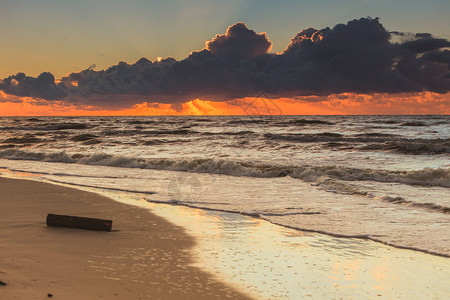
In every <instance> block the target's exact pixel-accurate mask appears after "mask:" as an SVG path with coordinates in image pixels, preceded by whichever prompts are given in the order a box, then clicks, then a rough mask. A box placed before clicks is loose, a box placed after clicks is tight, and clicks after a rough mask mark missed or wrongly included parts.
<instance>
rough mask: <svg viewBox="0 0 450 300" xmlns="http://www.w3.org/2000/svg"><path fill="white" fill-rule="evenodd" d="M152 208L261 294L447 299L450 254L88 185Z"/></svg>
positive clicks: (203, 260) (208, 265) (225, 273)
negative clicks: (301, 228) (307, 229)
mask: <svg viewBox="0 0 450 300" xmlns="http://www.w3.org/2000/svg"><path fill="white" fill-rule="evenodd" d="M89 190H91V191H94V192H97V193H101V194H104V195H105V196H108V197H111V198H113V199H115V200H118V201H121V202H124V203H127V204H133V205H138V206H141V207H147V208H149V209H151V210H152V212H153V213H156V214H157V215H159V216H162V217H164V218H166V219H167V220H169V221H170V222H172V223H174V224H176V225H179V226H182V227H183V228H185V230H186V231H187V233H188V234H190V235H192V236H194V237H195V239H196V241H197V245H196V247H195V248H194V249H193V254H194V256H195V258H196V265H197V266H198V267H200V268H202V269H205V270H207V271H209V272H210V273H211V274H214V276H216V277H218V278H219V279H221V280H223V281H225V282H227V283H229V284H231V285H233V286H235V287H237V288H239V289H241V290H243V291H245V292H247V293H249V294H250V295H252V296H254V297H255V298H257V299H307V298H311V299H375V298H376V299H447V298H448V296H450V281H449V278H450V259H449V258H445V257H440V256H434V255H430V254H426V253H422V252H417V251H412V250H406V249H398V248H394V247H391V246H387V245H383V244H381V243H377V242H373V241H370V240H365V239H357V238H337V237H332V236H328V235H324V234H318V233H309V232H303V231H298V230H294V229H289V228H285V227H281V226H277V225H274V224H271V223H269V222H267V221H264V220H261V219H257V218H252V217H249V216H243V215H240V214H235V213H226V212H217V211H209V210H202V209H196V208H190V207H182V206H176V205H167V204H158V203H148V202H147V201H145V200H143V194H138V193H128V192H112V191H107V190H103V189H89Z"/></svg>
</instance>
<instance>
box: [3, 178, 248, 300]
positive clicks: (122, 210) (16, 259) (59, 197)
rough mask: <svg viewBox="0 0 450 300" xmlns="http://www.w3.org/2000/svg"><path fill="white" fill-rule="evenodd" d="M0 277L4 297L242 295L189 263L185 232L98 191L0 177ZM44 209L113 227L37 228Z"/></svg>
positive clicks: (42, 220) (41, 225)
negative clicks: (105, 222)
mask: <svg viewBox="0 0 450 300" xmlns="http://www.w3.org/2000/svg"><path fill="white" fill-rule="evenodd" d="M0 190H1V191H2V193H0V206H1V207H2V209H1V212H2V213H1V215H2V218H1V220H0V223H1V224H2V228H3V230H2V233H0V241H1V243H0V245H1V246H0V262H1V268H0V280H1V281H3V282H5V283H6V284H7V285H6V286H1V287H0V291H1V294H2V296H4V297H6V298H8V299H37V298H39V299H41V298H44V297H46V295H47V294H52V295H54V297H55V298H58V297H59V298H60V299H97V298H102V297H106V298H112V299H146V298H159V299H179V298H180V297H183V298H185V299H211V298H232V299H250V297H249V296H247V295H245V294H244V293H243V292H241V291H238V290H236V289H235V288H234V287H232V286H231V285H227V284H226V283H224V282H221V281H220V280H218V279H217V278H216V276H214V275H213V274H210V273H207V272H206V271H203V270H202V269H200V268H198V267H196V266H194V265H193V264H194V263H195V261H194V259H193V256H192V254H191V251H192V250H191V249H192V248H193V247H194V245H195V240H194V238H193V237H191V236H189V235H188V234H187V233H186V232H185V230H184V229H183V228H182V227H180V226H177V225H174V224H172V223H170V222H169V221H167V220H165V219H164V218H162V217H160V216H158V215H156V214H154V213H152V212H151V211H150V210H148V209H143V208H139V207H135V206H131V205H126V204H123V203H119V202H117V201H114V200H113V199H110V198H107V197H104V196H102V195H99V194H96V193H92V192H86V191H82V190H78V189H76V188H69V187H63V186H59V185H55V184H51V183H45V182H37V181H33V180H26V179H11V178H5V177H0ZM47 213H61V214H68V215H79V216H86V217H99V218H109V219H112V220H113V221H114V223H113V232H93V231H85V230H78V229H67V228H49V227H46V226H45V217H46V214H47Z"/></svg>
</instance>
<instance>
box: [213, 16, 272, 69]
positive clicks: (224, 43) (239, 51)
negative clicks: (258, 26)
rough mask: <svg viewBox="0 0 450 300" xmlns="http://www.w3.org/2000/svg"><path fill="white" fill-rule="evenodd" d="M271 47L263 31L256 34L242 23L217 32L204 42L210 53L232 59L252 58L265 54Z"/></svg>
mask: <svg viewBox="0 0 450 300" xmlns="http://www.w3.org/2000/svg"><path fill="white" fill-rule="evenodd" d="M271 47H272V42H271V41H269V39H268V37H267V35H266V34H265V33H261V34H257V33H256V32H254V31H253V30H249V29H248V28H247V26H246V25H245V24H244V23H236V24H234V25H233V26H231V27H229V28H228V30H227V32H226V33H225V34H218V35H216V37H215V38H214V39H213V40H212V41H210V42H208V43H206V48H207V49H208V50H209V51H211V53H212V54H214V55H217V56H220V57H224V58H228V59H232V60H241V59H252V58H255V57H256V56H258V55H264V54H266V53H267V52H268V51H269V50H270V48H271Z"/></svg>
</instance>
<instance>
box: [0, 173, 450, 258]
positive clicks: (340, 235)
mask: <svg viewBox="0 0 450 300" xmlns="http://www.w3.org/2000/svg"><path fill="white" fill-rule="evenodd" d="M5 170H9V169H8V168H6V167H5ZM13 172H14V171H13ZM26 173H29V174H39V175H41V173H39V172H35V173H33V172H30V171H26ZM25 180H26V179H25ZM45 182H48V183H49V184H54V185H59V186H65V187H68V188H75V189H76V187H80V188H91V189H94V191H93V193H94V194H99V195H101V193H99V192H96V191H95V189H100V190H101V189H106V190H110V191H118V192H125V193H138V194H145V195H146V196H145V197H144V199H145V201H147V202H149V203H155V204H163V205H171V206H181V207H188V208H193V209H200V210H205V211H213V212H218V213H221V212H225V213H231V214H238V215H242V216H247V217H251V218H255V219H259V220H264V221H266V222H269V223H271V224H273V225H277V226H281V227H284V228H287V229H293V230H297V231H303V232H310V233H318V234H324V235H328V236H330V237H336V238H344V239H362V240H367V241H373V242H376V243H380V244H383V245H386V246H390V247H393V248H397V249H403V250H411V251H417V252H420V253H424V254H429V255H434V256H438V257H444V258H450V254H449V253H444V252H438V251H434V250H428V249H423V248H419V247H414V246H404V245H401V244H395V243H391V242H387V241H383V240H382V239H377V238H375V237H371V236H370V235H347V234H343V233H334V232H330V231H326V230H320V229H311V228H306V227H296V226H289V225H286V224H282V223H278V222H275V221H272V220H270V219H268V218H266V217H264V216H260V215H257V214H250V213H242V212H237V211H234V210H224V209H215V208H209V207H201V206H195V205H189V204H185V203H182V202H176V203H173V202H167V201H158V200H152V199H149V197H148V195H152V194H155V192H148V191H146V192H143V191H134V190H127V189H120V188H111V187H108V188H102V187H98V186H95V185H84V184H79V183H67V182H64V181H58V180H53V179H45ZM107 198H108V197H107ZM113 201H117V200H113ZM119 202H120V201H119ZM122 203H123V202H122ZM130 205H133V206H135V204H130ZM308 214H309V213H305V215H308Z"/></svg>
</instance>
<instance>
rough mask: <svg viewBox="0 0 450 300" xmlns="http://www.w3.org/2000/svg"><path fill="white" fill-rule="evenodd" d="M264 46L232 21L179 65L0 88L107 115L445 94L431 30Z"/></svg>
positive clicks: (317, 33)
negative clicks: (151, 107)
mask: <svg viewBox="0 0 450 300" xmlns="http://www.w3.org/2000/svg"><path fill="white" fill-rule="evenodd" d="M399 39H400V40H399ZM271 47H272V43H271V41H270V40H269V38H268V37H267V35H266V34H265V33H256V32H255V31H253V30H251V29H249V28H247V26H246V25H245V24H244V23H237V24H234V25H233V26H231V27H229V28H228V30H227V31H226V33H225V34H219V35H216V36H215V37H214V38H213V39H212V40H211V41H208V42H206V46H205V48H204V49H202V50H199V51H195V52H192V53H191V54H189V55H188V56H187V57H186V58H185V59H183V60H180V61H177V60H175V59H173V58H166V59H163V60H161V61H155V62H152V61H150V60H148V59H146V58H142V59H140V60H139V61H137V62H136V63H134V64H128V63H125V62H120V63H118V64H117V65H114V66H111V67H109V68H108V69H106V70H101V71H95V70H93V68H89V69H86V70H83V71H81V72H75V73H71V74H69V75H68V76H67V77H64V78H62V79H61V82H59V83H55V79H54V77H53V75H52V74H50V73H42V74H41V75H39V76H38V77H36V78H33V77H28V76H25V74H23V73H19V74H17V75H13V76H10V77H8V78H5V79H4V80H3V83H0V89H1V90H3V91H4V92H6V93H8V94H12V95H18V96H30V97H36V98H41V99H47V100H61V101H64V102H67V103H70V104H75V105H97V106H101V107H105V108H108V107H115V108H118V107H130V105H133V104H137V103H142V102H144V101H146V102H155V103H182V102H186V101H190V100H193V99H197V98H201V99H208V100H210V101H224V100H233V99H240V98H245V97H253V96H256V95H258V94H259V93H260V92H261V91H264V92H266V93H268V95H269V97H271V98H283V97H298V96H309V95H319V96H320V95H330V94H335V93H366V94H370V93H402V92H424V91H430V92H437V93H446V92H448V91H449V90H450V72H449V70H450V51H449V50H448V49H446V48H448V47H450V42H449V41H447V40H446V39H441V38H436V37H433V35H432V34H430V33H417V34H412V33H402V32H394V31H391V32H390V31H387V30H386V29H385V28H384V27H383V25H382V24H381V23H380V21H379V19H378V18H375V19H372V18H361V19H359V20H352V21H350V22H348V23H347V24H338V25H336V26H335V27H334V28H324V29H321V30H317V29H314V28H308V29H305V30H302V31H300V32H299V33H298V34H297V35H296V36H295V37H294V38H293V39H292V40H291V43H290V44H289V45H288V46H287V48H286V49H285V51H284V52H283V53H280V54H275V53H270V52H269V51H270V49H271Z"/></svg>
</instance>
